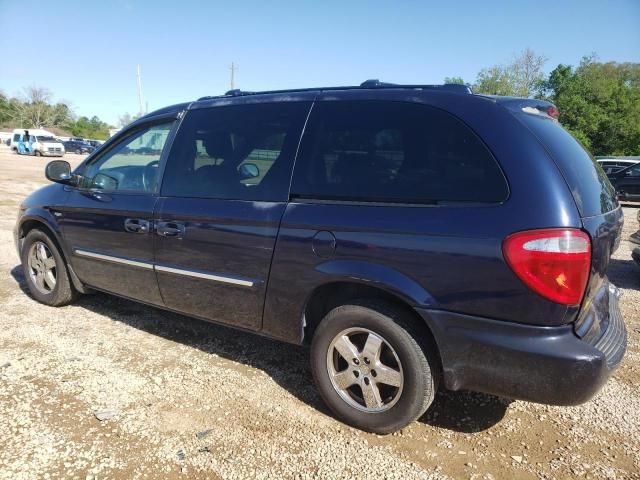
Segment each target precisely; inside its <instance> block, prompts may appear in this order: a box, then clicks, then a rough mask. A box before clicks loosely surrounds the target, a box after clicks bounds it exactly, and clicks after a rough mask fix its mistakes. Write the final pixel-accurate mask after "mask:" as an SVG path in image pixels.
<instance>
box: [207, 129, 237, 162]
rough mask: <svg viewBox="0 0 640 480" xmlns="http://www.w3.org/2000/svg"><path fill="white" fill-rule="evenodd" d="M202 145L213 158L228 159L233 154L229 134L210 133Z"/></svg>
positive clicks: (221, 132) (220, 132)
mask: <svg viewBox="0 0 640 480" xmlns="http://www.w3.org/2000/svg"><path fill="white" fill-rule="evenodd" d="M202 143H203V146H204V149H205V150H206V151H207V155H209V156H210V157H211V158H222V159H227V158H229V157H230V156H231V154H232V153H233V146H232V145H231V136H230V135H229V132H223V131H215V132H210V133H208V134H207V136H206V137H204V138H203V139H202Z"/></svg>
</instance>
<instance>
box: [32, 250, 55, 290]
mask: <svg viewBox="0 0 640 480" xmlns="http://www.w3.org/2000/svg"><path fill="white" fill-rule="evenodd" d="M27 263H28V267H29V277H31V282H32V283H33V285H34V286H35V287H36V289H37V290H38V291H39V292H40V293H44V294H45V295H46V294H48V293H51V292H53V290H54V289H55V288H56V279H57V277H56V273H57V272H56V259H55V258H54V256H53V254H52V253H51V250H49V247H48V246H47V244H46V243H44V242H35V243H34V244H33V245H31V248H30V249H29V255H28V257H27Z"/></svg>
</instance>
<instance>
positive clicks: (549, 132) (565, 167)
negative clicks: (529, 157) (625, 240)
mask: <svg viewBox="0 0 640 480" xmlns="http://www.w3.org/2000/svg"><path fill="white" fill-rule="evenodd" d="M518 116H519V117H520V119H521V120H522V121H523V123H524V124H525V125H526V126H527V127H528V128H529V129H530V130H531V131H532V132H533V134H534V135H535V136H536V137H537V138H538V140H539V141H540V142H541V143H542V144H543V145H544V146H545V148H546V149H547V151H548V152H549V154H550V155H551V157H552V158H553V160H554V161H555V163H556V165H557V166H558V169H559V170H560V173H561V174H562V176H563V177H564V179H565V181H566V182H567V185H568V186H569V189H570V190H571V193H572V195H573V198H574V199H575V201H576V205H577V207H578V210H579V212H580V215H581V216H583V217H592V216H594V215H601V214H603V213H607V212H610V211H611V210H614V209H615V208H616V207H617V206H618V201H617V199H616V195H615V189H614V188H613V186H612V185H611V182H609V179H608V178H607V176H606V174H605V172H604V171H603V170H602V168H601V167H600V165H598V162H596V160H595V159H594V158H593V157H592V156H591V155H590V154H589V152H587V151H586V150H585V148H584V147H583V146H582V145H581V144H580V142H578V141H577V140H576V139H575V138H573V136H572V135H571V134H570V133H569V132H567V131H566V130H565V129H564V128H562V126H561V125H560V124H559V123H558V122H556V121H554V120H552V119H550V118H546V117H543V116H540V115H531V114H527V113H521V114H518Z"/></svg>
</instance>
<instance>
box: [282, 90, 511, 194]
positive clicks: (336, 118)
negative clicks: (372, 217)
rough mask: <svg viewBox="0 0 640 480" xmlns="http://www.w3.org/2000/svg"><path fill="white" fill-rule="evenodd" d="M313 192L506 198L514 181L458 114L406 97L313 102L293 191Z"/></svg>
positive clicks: (293, 192) (297, 165)
mask: <svg viewBox="0 0 640 480" xmlns="http://www.w3.org/2000/svg"><path fill="white" fill-rule="evenodd" d="M291 193H292V194H293V195H296V196H299V197H307V198H324V199H335V200H352V201H365V202H366V201H369V202H400V203H425V204H430V203H438V202H475V203H493V202H501V201H503V200H505V199H506V198H507V195H508V187H507V183H506V180H505V178H504V176H503V174H502V171H501V170H500V168H499V166H498V164H497V162H496V161H495V159H494V158H493V156H492V155H491V153H490V152H489V151H488V150H487V148H486V147H485V146H484V144H483V143H482V142H481V141H480V140H479V139H478V137H477V136H476V135H475V134H474V133H473V132H472V131H471V130H470V129H469V128H468V127H467V126H466V125H464V124H463V123H462V122H461V121H460V120H458V119H457V118H455V117H454V116H452V115H450V114H448V113H446V112H444V111H442V110H439V109H436V108H433V107H429V106H426V105H420V104H414V103H404V102H389V101H387V102H382V101H349V102H323V103H320V104H318V105H317V106H316V107H314V110H313V113H312V115H311V120H310V122H309V126H308V127H307V133H305V138H304V140H303V145H302V150H301V153H300V158H298V160H297V161H296V171H295V172H294V178H293V185H292V192H291Z"/></svg>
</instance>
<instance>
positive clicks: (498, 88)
mask: <svg viewBox="0 0 640 480" xmlns="http://www.w3.org/2000/svg"><path fill="white" fill-rule="evenodd" d="M473 91H474V92H475V93H484V94H487V95H508V96H510V95H515V90H514V86H513V80H512V78H511V74H510V72H509V70H508V69H507V68H506V67H504V66H502V65H494V66H493V67H489V68H483V69H482V70H480V72H479V73H478V77H477V78H476V83H474V85H473Z"/></svg>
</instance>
